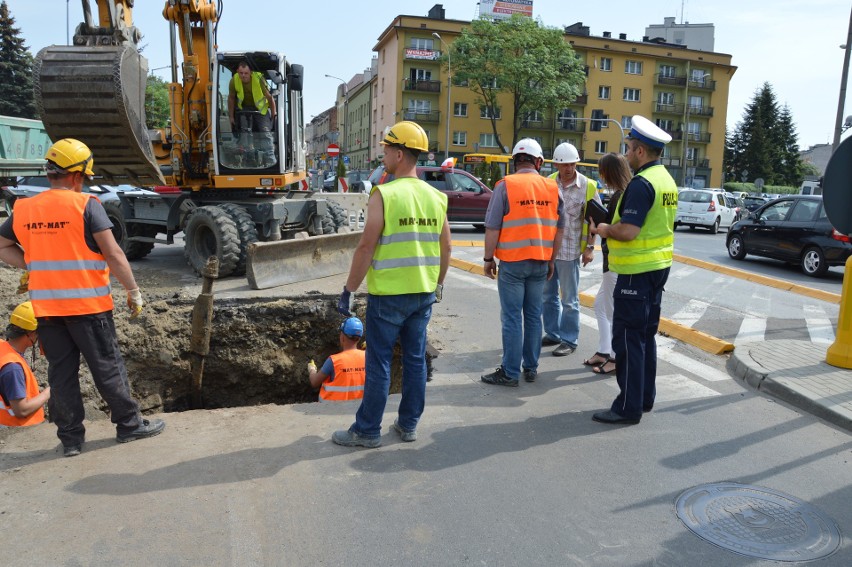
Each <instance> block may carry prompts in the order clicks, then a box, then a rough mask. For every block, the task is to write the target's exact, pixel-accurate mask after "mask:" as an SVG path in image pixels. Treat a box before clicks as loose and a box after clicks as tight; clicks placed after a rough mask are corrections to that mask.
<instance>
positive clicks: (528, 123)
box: [521, 120, 553, 130]
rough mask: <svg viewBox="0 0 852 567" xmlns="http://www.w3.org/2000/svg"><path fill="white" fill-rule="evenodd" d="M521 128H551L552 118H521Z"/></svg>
mask: <svg viewBox="0 0 852 567" xmlns="http://www.w3.org/2000/svg"><path fill="white" fill-rule="evenodd" d="M521 128H523V129H524V130H551V129H552V128H553V121H552V120H521Z"/></svg>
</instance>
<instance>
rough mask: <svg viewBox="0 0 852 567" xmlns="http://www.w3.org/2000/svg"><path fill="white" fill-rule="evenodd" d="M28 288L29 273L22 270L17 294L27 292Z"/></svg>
mask: <svg viewBox="0 0 852 567" xmlns="http://www.w3.org/2000/svg"><path fill="white" fill-rule="evenodd" d="M29 290H30V273H29V272H24V273H23V275H22V276H21V283H20V285H19V286H18V294H21V293H27V292H28V291H29Z"/></svg>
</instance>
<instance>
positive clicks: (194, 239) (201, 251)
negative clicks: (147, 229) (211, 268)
mask: <svg viewBox="0 0 852 567" xmlns="http://www.w3.org/2000/svg"><path fill="white" fill-rule="evenodd" d="M183 232H184V244H183V246H184V248H183V255H184V257H185V258H186V263H187V264H189V265H190V266H191V267H192V269H193V270H195V272H196V273H197V274H199V275H201V274H202V273H203V272H204V267H205V265H206V264H207V260H208V258H210V256H216V257H217V258H219V277H220V278H225V277H228V276H230V275H232V274H233V273H234V270H236V269H237V263H238V262H239V259H240V235H239V231H238V230H237V223H235V222H234V220H233V219H232V218H231V217H230V215H229V214H228V213H227V211H225V210H224V209H223V208H222V207H218V206H215V205H206V206H204V207H198V208H196V209H195V210H193V211H192V213H191V214H190V215H189V219H187V221H186V228H185V229H184V231H183Z"/></svg>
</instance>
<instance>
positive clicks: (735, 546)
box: [676, 482, 840, 561]
mask: <svg viewBox="0 0 852 567" xmlns="http://www.w3.org/2000/svg"><path fill="white" fill-rule="evenodd" d="M676 506H677V516H678V518H680V520H681V521H682V522H683V523H684V524H686V527H688V528H689V529H690V530H692V532H693V533H694V534H695V535H697V536H699V537H701V538H704V539H706V540H707V541H709V542H710V543H713V544H715V545H718V546H719V547H723V548H725V549H729V550H731V551H733V552H735V553H740V554H742V555H748V556H750V557H759V558H761V559H771V560H774V561H811V560H814V559H820V558H822V557H825V556H827V555H831V554H832V553H834V551H835V550H836V549H837V548H838V546H839V545H840V531H839V530H838V529H837V525H836V524H835V523H834V521H833V520H832V519H831V518H829V517H828V516H826V515H825V514H823V513H822V512H821V511H820V510H819V509H817V508H816V507H814V506H812V505H810V504H808V503H806V502H802V501H801V500H799V499H798V498H794V497H792V496H790V495H789V494H784V493H783V492H779V491H777V490H772V489H770V488H763V487H762V486H749V485H745V484H737V483H734V482H719V483H713V484H703V485H701V486H696V487H695V488H690V489H689V490H687V491H686V492H684V493H683V494H681V495H680V496H679V497H678V499H677V502H676Z"/></svg>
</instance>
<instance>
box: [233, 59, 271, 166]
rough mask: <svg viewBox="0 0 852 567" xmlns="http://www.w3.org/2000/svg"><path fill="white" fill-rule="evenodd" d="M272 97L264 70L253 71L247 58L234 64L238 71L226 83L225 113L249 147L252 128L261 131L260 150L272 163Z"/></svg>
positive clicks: (234, 129)
mask: <svg viewBox="0 0 852 567" xmlns="http://www.w3.org/2000/svg"><path fill="white" fill-rule="evenodd" d="M276 114H277V110H276V108H275V99H274V98H273V96H272V94H271V93H270V92H269V87H267V85H266V80H265V79H264V77H263V73H260V72H257V71H252V70H251V67H250V66H249V62H248V61H245V60H243V61H240V62H239V63H238V64H237V73H236V74H235V75H234V76H233V78H232V79H231V84H230V86H229V87H228V116H230V119H231V128H232V130H233V131H234V132H239V133H240V144H241V145H242V146H243V147H245V148H250V147H252V144H251V143H250V140H251V132H262V133H263V134H262V136H261V145H262V147H261V148H260V149H261V151H263V152H264V153H265V154H266V155H267V156H268V158H271V163H275V161H276V160H275V141H274V139H273V135H272V125H273V124H274V123H275V115H276Z"/></svg>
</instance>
